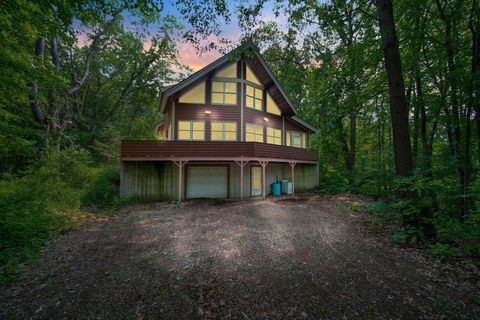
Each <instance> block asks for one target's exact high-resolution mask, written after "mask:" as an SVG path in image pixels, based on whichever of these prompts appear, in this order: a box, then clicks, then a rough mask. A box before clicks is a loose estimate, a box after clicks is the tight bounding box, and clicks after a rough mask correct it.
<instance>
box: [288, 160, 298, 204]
mask: <svg viewBox="0 0 480 320" xmlns="http://www.w3.org/2000/svg"><path fill="white" fill-rule="evenodd" d="M288 164H289V165H290V167H291V168H292V196H294V195H295V166H296V165H297V163H296V162H295V161H290V162H288Z"/></svg>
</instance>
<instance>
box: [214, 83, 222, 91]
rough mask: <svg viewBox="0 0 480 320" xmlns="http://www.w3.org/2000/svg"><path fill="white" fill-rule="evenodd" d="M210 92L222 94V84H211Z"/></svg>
mask: <svg viewBox="0 0 480 320" xmlns="http://www.w3.org/2000/svg"><path fill="white" fill-rule="evenodd" d="M212 91H214V92H223V82H212Z"/></svg>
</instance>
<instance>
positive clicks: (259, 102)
mask: <svg viewBox="0 0 480 320" xmlns="http://www.w3.org/2000/svg"><path fill="white" fill-rule="evenodd" d="M255 109H257V110H262V100H260V99H255Z"/></svg>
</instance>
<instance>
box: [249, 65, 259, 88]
mask: <svg viewBox="0 0 480 320" xmlns="http://www.w3.org/2000/svg"><path fill="white" fill-rule="evenodd" d="M246 70H247V74H246V77H245V79H246V80H247V81H250V82H253V83H255V84H258V85H259V86H261V85H262V83H261V82H260V80H258V78H257V76H256V75H255V73H253V71H252V69H250V67H249V66H248V65H247V68H246Z"/></svg>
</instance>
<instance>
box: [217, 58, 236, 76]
mask: <svg viewBox="0 0 480 320" xmlns="http://www.w3.org/2000/svg"><path fill="white" fill-rule="evenodd" d="M215 77H223V78H236V77H237V63H236V62H234V63H232V64H229V65H228V66H226V67H224V68H223V69H220V71H218V72H217V73H215Z"/></svg>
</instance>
